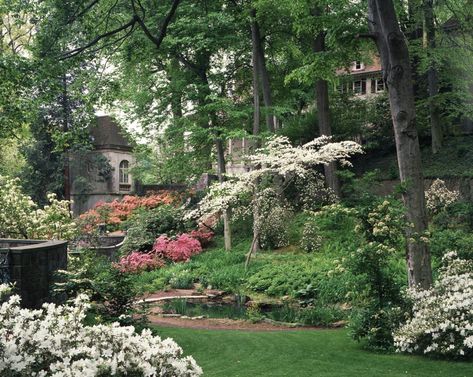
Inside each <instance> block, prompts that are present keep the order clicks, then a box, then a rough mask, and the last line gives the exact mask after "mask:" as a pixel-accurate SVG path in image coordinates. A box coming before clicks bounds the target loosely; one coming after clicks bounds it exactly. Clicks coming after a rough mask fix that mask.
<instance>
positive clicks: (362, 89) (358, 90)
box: [353, 79, 366, 94]
mask: <svg viewBox="0 0 473 377" xmlns="http://www.w3.org/2000/svg"><path fill="white" fill-rule="evenodd" d="M353 92H354V93H355V94H366V79H361V80H357V81H353Z"/></svg>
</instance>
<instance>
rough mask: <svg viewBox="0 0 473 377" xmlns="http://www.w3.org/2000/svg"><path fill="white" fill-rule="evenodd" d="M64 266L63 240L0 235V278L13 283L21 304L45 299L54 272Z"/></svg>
mask: <svg viewBox="0 0 473 377" xmlns="http://www.w3.org/2000/svg"><path fill="white" fill-rule="evenodd" d="M65 269H67V241H42V240H15V239H3V238H2V239H0V279H1V280H2V281H1V282H11V283H14V284H15V287H16V289H17V291H18V293H19V294H20V296H21V299H22V301H21V302H22V306H23V307H26V308H39V307H40V306H41V305H42V304H43V303H44V302H47V301H48V300H49V298H50V294H49V289H50V285H51V283H52V280H53V274H54V272H55V271H57V270H65Z"/></svg>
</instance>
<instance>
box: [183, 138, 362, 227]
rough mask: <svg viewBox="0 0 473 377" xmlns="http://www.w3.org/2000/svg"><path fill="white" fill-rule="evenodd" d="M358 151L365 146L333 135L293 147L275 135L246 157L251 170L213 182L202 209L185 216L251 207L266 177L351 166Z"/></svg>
mask: <svg viewBox="0 0 473 377" xmlns="http://www.w3.org/2000/svg"><path fill="white" fill-rule="evenodd" d="M358 153H362V148H361V146H360V145H359V144H357V143H355V142H354V141H342V142H338V143H335V142H331V139H330V137H327V136H322V137H319V138H317V139H315V140H313V141H311V142H309V143H307V144H304V145H302V146H296V147H293V146H292V145H291V142H290V141H289V139H288V138H287V137H285V136H274V137H272V138H269V139H268V141H267V142H266V145H265V146H264V147H263V148H260V149H258V150H257V151H256V153H255V154H254V155H251V156H248V157H247V162H248V164H249V165H250V167H251V169H250V170H249V171H248V172H246V173H243V174H241V175H240V176H239V177H238V178H232V179H229V180H227V181H225V182H219V183H215V184H214V185H212V186H211V187H210V190H209V193H208V194H207V195H206V196H205V198H204V199H203V200H202V201H201V203H200V206H199V208H198V209H197V210H193V211H190V212H189V213H187V215H186V218H198V217H200V216H203V215H204V214H210V213H216V212H223V211H225V210H227V209H229V208H235V207H237V206H238V205H239V204H244V205H245V206H246V207H248V201H249V199H248V198H249V197H251V195H252V193H253V192H254V191H255V188H256V186H257V184H258V182H259V181H260V180H261V179H262V178H264V177H265V176H272V177H275V176H279V177H281V178H282V179H287V178H289V177H305V176H307V175H312V174H313V168H314V167H316V166H319V165H325V164H329V163H331V162H335V161H337V162H339V163H341V164H345V165H350V163H349V161H348V158H349V157H351V156H353V155H354V154H358ZM250 201H251V200H250Z"/></svg>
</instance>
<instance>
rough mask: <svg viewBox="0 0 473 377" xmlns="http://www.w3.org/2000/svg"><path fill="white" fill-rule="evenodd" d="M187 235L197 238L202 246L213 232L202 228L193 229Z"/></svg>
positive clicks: (204, 245) (207, 242) (205, 244)
mask: <svg viewBox="0 0 473 377" xmlns="http://www.w3.org/2000/svg"><path fill="white" fill-rule="evenodd" d="M189 236H190V237H192V238H195V239H196V240H198V241H199V242H200V245H201V246H202V247H206V246H208V244H209V243H210V241H212V239H213V237H214V234H213V232H208V231H207V232H206V231H204V230H193V231H191V232H190V233H189Z"/></svg>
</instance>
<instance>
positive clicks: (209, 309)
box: [162, 296, 300, 323]
mask: <svg viewBox="0 0 473 377" xmlns="http://www.w3.org/2000/svg"><path fill="white" fill-rule="evenodd" d="M162 309H163V312H164V313H166V314H179V315H182V316H187V317H200V316H204V317H207V318H229V319H250V320H261V319H263V318H267V319H270V320H273V321H278V322H290V323H295V322H298V319H299V318H300V316H299V312H300V309H299V308H297V307H294V306H291V305H289V304H265V305H258V306H254V305H250V306H248V305H246V304H245V298H240V297H238V296H237V298H236V300H234V301H231V302H222V301H204V302H202V301H195V300H188V299H184V298H178V299H172V300H169V301H166V302H165V303H164V304H163V305H162Z"/></svg>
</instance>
